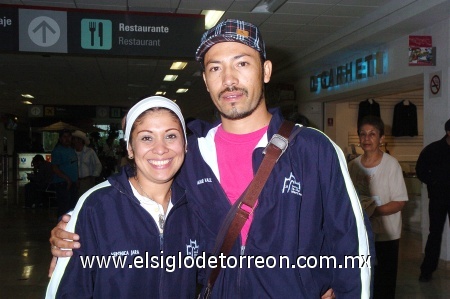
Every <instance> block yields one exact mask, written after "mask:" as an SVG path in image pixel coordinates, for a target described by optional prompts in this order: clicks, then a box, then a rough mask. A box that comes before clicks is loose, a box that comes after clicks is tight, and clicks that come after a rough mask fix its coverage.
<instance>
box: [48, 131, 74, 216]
mask: <svg viewBox="0 0 450 299" xmlns="http://www.w3.org/2000/svg"><path fill="white" fill-rule="evenodd" d="M71 145H72V132H71V131H68V130H63V131H60V132H59V139H58V143H57V144H56V145H55V148H54V149H53V151H52V162H51V163H52V167H53V173H54V175H53V181H52V183H53V185H54V186H55V192H56V201H57V204H58V212H57V213H58V217H59V216H62V215H64V214H65V213H67V212H68V211H70V210H72V209H73V208H74V207H75V205H76V203H77V200H78V188H77V184H78V183H77V182H78V163H77V160H78V158H77V154H76V152H75V150H74V149H73V148H72V146H71Z"/></svg>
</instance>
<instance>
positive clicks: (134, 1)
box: [0, 0, 450, 120]
mask: <svg viewBox="0 0 450 299" xmlns="http://www.w3.org/2000/svg"><path fill="white" fill-rule="evenodd" d="M258 2H259V1H258V0H234V1H233V0H53V1H49V0H45V1H42V0H33V1H31V0H22V1H19V0H0V4H15V5H34V6H45V7H47V6H49V7H52V6H53V7H65V8H68V7H70V8H78V9H81V8H89V9H106V10H117V11H130V12H133V11H137V12H170V13H174V14H180V13H181V14H199V13H200V11H201V10H202V9H221V10H225V11H226V12H225V14H224V16H223V17H222V19H225V18H238V19H244V20H248V21H250V22H252V23H254V24H256V25H258V26H260V29H261V31H262V34H263V37H264V38H265V42H266V47H267V53H268V58H269V59H271V60H272V61H273V62H274V75H273V79H272V81H271V83H270V84H271V85H273V86H277V84H278V83H280V82H281V83H283V84H295V81H293V80H296V79H297V78H298V76H299V74H300V73H301V72H302V68H304V67H308V64H309V65H314V63H315V64H317V62H318V61H320V63H321V61H326V57H324V56H325V55H327V53H328V52H333V51H334V52H341V53H344V52H345V51H346V48H343V47H344V46H342V45H352V46H351V47H352V48H370V47H371V46H372V45H377V44H379V43H380V42H386V41H388V40H393V39H395V38H398V37H399V36H404V35H407V34H409V33H410V32H412V31H414V30H417V29H418V28H421V26H422V25H423V24H427V22H428V23H430V22H435V21H436V20H437V19H439V18H441V19H443V18H448V11H445V10H444V9H440V10H438V11H433V13H432V14H429V20H428V21H427V20H426V17H424V16H427V14H426V13H424V14H422V16H421V17H420V18H414V14H412V13H410V12H411V11H413V12H414V13H417V14H419V13H420V12H421V10H422V9H424V8H422V7H423V5H420V3H418V1H412V0H408V1H406V0H405V1H402V2H400V1H397V0H391V1H389V0H288V1H286V2H285V3H284V4H283V5H282V6H281V7H280V8H279V9H278V10H277V11H276V12H275V13H251V10H252V9H253V8H254V7H255V5H256V4H257V3H258ZM419 2H420V1H419ZM444 2H447V7H450V3H449V2H450V0H449V1H444ZM408 5H409V6H413V8H410V9H409V10H408V14H406V13H402V8H403V7H406V6H408ZM380 6H381V7H380ZM447 10H448V8H447ZM386 20H387V21H390V23H392V24H394V25H395V27H394V28H391V29H389V30H378V31H379V32H377V31H374V32H372V31H371V30H370V28H371V26H372V24H376V23H377V22H378V23H380V22H381V23H383V24H385V23H388V22H387V21H386ZM355 22H356V23H355ZM353 24H357V25H358V26H359V27H363V28H364V32H365V35H364V34H361V33H359V34H358V35H356V34H354V28H353V27H352V26H354V25H353ZM359 27H358V28H359ZM355 36H357V39H355V40H352V38H355ZM373 36H376V38H373ZM181 46H182V45H180V47H181ZM315 49H320V51H315ZM324 49H326V50H327V51H324ZM193 56H194V53H192V59H188V60H186V61H187V62H188V66H187V67H186V68H185V70H183V71H179V72H178V75H179V77H178V79H177V80H176V81H175V82H170V83H167V82H163V81H162V78H163V76H164V75H165V74H169V73H173V72H172V71H169V66H170V64H171V63H172V61H173V60H168V59H159V58H158V57H148V58H127V57H121V58H116V57H92V56H91V57H81V56H66V55H55V54H49V53H47V54H45V55H41V54H11V53H0V68H1V72H0V109H1V111H0V112H2V113H7V112H8V113H12V112H13V113H16V114H18V115H23V116H26V115H27V106H25V105H22V104H21V100H22V99H21V97H20V93H32V94H34V95H36V98H35V99H34V100H33V103H34V104H42V105H69V104H71V105H103V106H124V107H129V106H130V105H132V104H133V103H135V102H136V101H137V100H138V99H140V98H142V97H143V96H146V95H152V94H154V93H155V92H156V91H157V90H158V89H160V88H161V86H163V87H164V88H165V90H166V92H167V93H166V96H168V97H170V98H172V99H176V100H177V103H178V104H179V105H180V106H181V107H182V109H183V111H184V112H185V114H186V115H188V116H193V117H198V118H203V119H207V120H212V119H214V113H213V105H212V103H211V100H210V99H209V96H208V94H207V92H206V89H205V87H204V83H203V79H202V77H201V76H199V75H198V74H199V73H200V67H199V64H198V63H197V62H195V61H194V59H193ZM194 74H196V75H195V76H194ZM183 86H188V87H189V92H188V93H186V94H176V93H175V90H176V89H177V88H179V87H183Z"/></svg>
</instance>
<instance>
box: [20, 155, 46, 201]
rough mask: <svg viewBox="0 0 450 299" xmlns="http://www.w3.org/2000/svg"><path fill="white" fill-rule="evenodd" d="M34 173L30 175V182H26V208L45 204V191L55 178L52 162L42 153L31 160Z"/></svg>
mask: <svg viewBox="0 0 450 299" xmlns="http://www.w3.org/2000/svg"><path fill="white" fill-rule="evenodd" d="M31 166H32V167H33V173H32V174H31V175H30V176H28V179H29V180H30V182H29V183H27V184H25V186H24V189H25V208H33V207H36V206H40V205H43V202H42V199H43V195H44V194H43V193H44V192H45V190H46V189H47V187H48V185H49V184H50V182H51V181H52V179H53V169H52V165H51V163H50V162H48V161H45V159H44V157H43V156H42V155H36V156H34V157H33V160H31Z"/></svg>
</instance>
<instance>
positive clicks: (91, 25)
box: [89, 22, 103, 47]
mask: <svg viewBox="0 0 450 299" xmlns="http://www.w3.org/2000/svg"><path fill="white" fill-rule="evenodd" d="M97 25H98V37H99V39H100V47H103V22H98V23H97V22H89V31H90V32H91V46H94V44H95V31H96V30H97Z"/></svg>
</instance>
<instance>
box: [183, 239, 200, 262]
mask: <svg viewBox="0 0 450 299" xmlns="http://www.w3.org/2000/svg"><path fill="white" fill-rule="evenodd" d="M186 255H189V256H192V257H193V258H195V257H197V255H198V245H197V240H194V241H192V240H191V239H189V244H187V245H186Z"/></svg>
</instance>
